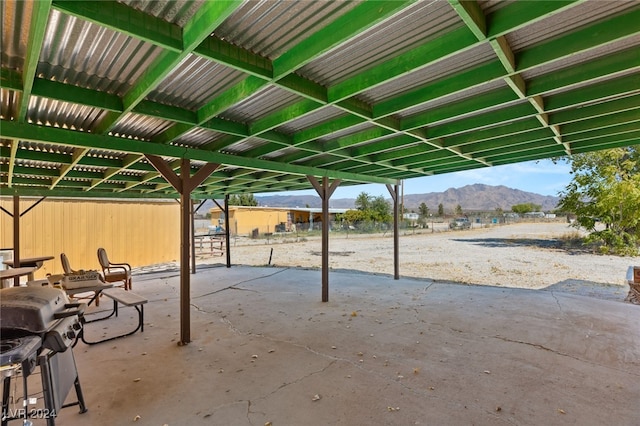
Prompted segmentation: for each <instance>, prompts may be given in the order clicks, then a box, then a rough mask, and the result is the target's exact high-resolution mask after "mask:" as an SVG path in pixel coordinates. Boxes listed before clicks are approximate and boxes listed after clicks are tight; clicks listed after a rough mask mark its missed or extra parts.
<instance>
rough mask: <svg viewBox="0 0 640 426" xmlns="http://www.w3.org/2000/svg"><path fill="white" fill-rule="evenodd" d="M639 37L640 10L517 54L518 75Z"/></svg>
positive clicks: (589, 26)
mask: <svg viewBox="0 0 640 426" xmlns="http://www.w3.org/2000/svg"><path fill="white" fill-rule="evenodd" d="M537 3H538V2H536V3H533V4H537ZM638 33H640V10H636V11H633V12H629V13H626V14H623V15H619V16H616V17H613V18H611V19H609V20H608V21H606V22H599V23H596V24H593V25H588V26H586V27H584V28H582V29H580V30H577V31H572V32H570V33H569V34H567V35H565V36H561V37H559V38H556V39H554V40H551V41H548V42H546V43H541V44H538V45H536V46H534V47H531V48H529V49H526V50H524V51H522V52H520V53H518V54H516V63H517V64H518V71H520V72H521V71H523V70H527V69H530V68H533V67H538V66H540V65H542V64H545V63H547V62H551V61H554V60H557V59H559V58H563V57H567V56H571V55H576V54H578V53H580V52H582V51H585V50H588V49H593V48H594V47H597V46H602V45H604V44H607V43H611V42H613V41H616V40H619V39H622V38H626V37H631V36H634V35H637V34H638Z"/></svg>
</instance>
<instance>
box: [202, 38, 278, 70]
mask: <svg viewBox="0 0 640 426" xmlns="http://www.w3.org/2000/svg"><path fill="white" fill-rule="evenodd" d="M193 53H195V54H197V55H199V56H202V57H203V58H207V59H209V60H211V61H214V62H217V63H220V64H224V65H226V66H228V67H230V68H233V69H236V70H238V71H242V72H244V73H247V74H249V75H252V76H254V77H259V78H261V79H263V80H271V79H272V78H273V65H272V64H271V61H270V60H269V59H267V58H264V57H262V56H260V55H256V54H255V53H253V52H250V51H248V50H246V49H242V48H240V47H238V46H235V45H233V44H231V43H229V42H228V41H226V40H220V39H219V38H217V37H215V36H211V37H207V38H206V39H205V40H204V41H203V42H202V43H201V44H200V45H199V46H198V47H196V48H195V49H194V51H193Z"/></svg>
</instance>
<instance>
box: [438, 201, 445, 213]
mask: <svg viewBox="0 0 640 426" xmlns="http://www.w3.org/2000/svg"><path fill="white" fill-rule="evenodd" d="M438 216H444V206H443V205H442V203H440V204H438Z"/></svg>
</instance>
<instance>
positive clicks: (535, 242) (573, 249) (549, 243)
mask: <svg viewBox="0 0 640 426" xmlns="http://www.w3.org/2000/svg"><path fill="white" fill-rule="evenodd" d="M452 241H458V242H463V243H470V244H474V245H478V246H481V247H491V248H500V247H531V248H537V249H543V250H562V251H565V252H567V253H569V254H572V255H574V254H575V255H577V254H593V253H594V252H593V249H592V247H590V246H586V245H582V244H580V243H575V242H574V243H572V242H567V241H564V240H558V239H539V238H454V239H452Z"/></svg>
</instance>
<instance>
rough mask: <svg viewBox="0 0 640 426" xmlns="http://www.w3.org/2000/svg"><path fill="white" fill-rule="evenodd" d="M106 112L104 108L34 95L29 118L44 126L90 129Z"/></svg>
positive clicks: (28, 113) (32, 121) (29, 109)
mask: <svg viewBox="0 0 640 426" xmlns="http://www.w3.org/2000/svg"><path fill="white" fill-rule="evenodd" d="M104 114H105V111H104V110H102V109H98V108H93V107H89V106H85V105H80V104H76V103H70V102H62V101H58V100H55V99H48V98H41V97H39V96H32V97H31V98H30V99H29V108H28V110H27V120H28V121H29V122H30V123H35V124H39V125H44V126H54V127H64V128H68V129H72V130H80V131H90V130H91V129H93V127H94V126H95V125H96V123H99V122H100V120H101V119H102V117H103V116H104Z"/></svg>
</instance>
